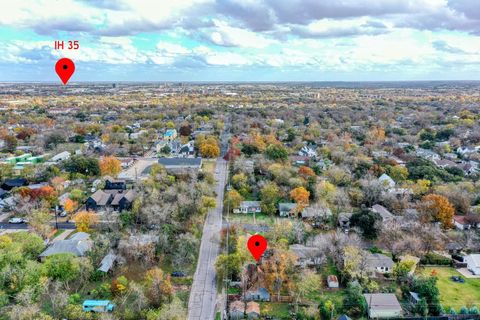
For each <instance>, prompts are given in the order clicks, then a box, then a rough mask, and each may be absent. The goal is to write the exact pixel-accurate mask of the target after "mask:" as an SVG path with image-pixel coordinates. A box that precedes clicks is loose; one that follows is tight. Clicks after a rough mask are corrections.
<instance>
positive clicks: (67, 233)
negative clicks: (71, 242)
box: [52, 229, 75, 242]
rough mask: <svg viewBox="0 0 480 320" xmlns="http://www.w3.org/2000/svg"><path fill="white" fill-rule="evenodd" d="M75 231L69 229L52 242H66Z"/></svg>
mask: <svg viewBox="0 0 480 320" xmlns="http://www.w3.org/2000/svg"><path fill="white" fill-rule="evenodd" d="M73 231H75V230H74V229H68V230H65V231H63V232H62V233H61V234H60V235H59V236H58V237H56V238H54V239H53V240H52V242H56V241H60V240H65V238H67V237H68V236H69V235H70V234H71V233H72V232H73Z"/></svg>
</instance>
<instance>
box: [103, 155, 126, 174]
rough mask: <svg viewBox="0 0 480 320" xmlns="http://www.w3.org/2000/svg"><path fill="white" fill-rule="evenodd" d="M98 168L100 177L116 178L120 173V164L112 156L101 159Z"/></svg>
mask: <svg viewBox="0 0 480 320" xmlns="http://www.w3.org/2000/svg"><path fill="white" fill-rule="evenodd" d="M99 166H100V172H101V173H102V176H112V177H116V176H117V175H118V174H119V173H120V172H121V171H122V163H121V162H120V160H118V159H117V158H116V157H114V156H108V157H104V158H102V159H101V160H100V164H99Z"/></svg>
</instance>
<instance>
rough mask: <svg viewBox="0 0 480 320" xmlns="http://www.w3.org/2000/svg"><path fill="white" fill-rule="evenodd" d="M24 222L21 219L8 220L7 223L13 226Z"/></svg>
mask: <svg viewBox="0 0 480 320" xmlns="http://www.w3.org/2000/svg"><path fill="white" fill-rule="evenodd" d="M24 222H26V221H25V219H23V218H10V219H9V220H8V223H13V224H19V223H24Z"/></svg>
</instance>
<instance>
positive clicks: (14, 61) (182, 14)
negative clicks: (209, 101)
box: [0, 0, 480, 81]
mask: <svg viewBox="0 0 480 320" xmlns="http://www.w3.org/2000/svg"><path fill="white" fill-rule="evenodd" d="M55 40H63V41H69V40H71V41H73V40H77V41H78V42H79V45H80V48H79V50H55V49H54V41H55ZM0 44H1V45H0V81H58V78H57V75H56V74H55V72H54V66H55V62H56V61H57V60H58V59H59V58H62V57H68V58H70V59H72V60H73V61H74V62H75V65H76V71H75V74H74V75H73V77H72V79H71V80H70V81H382V80H388V81H397V80H480V0H111V1H107V0H58V1H57V0H22V1H17V0H0Z"/></svg>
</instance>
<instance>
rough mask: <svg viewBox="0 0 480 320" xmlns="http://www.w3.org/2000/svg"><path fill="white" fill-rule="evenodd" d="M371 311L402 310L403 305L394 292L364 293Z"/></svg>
mask: <svg viewBox="0 0 480 320" xmlns="http://www.w3.org/2000/svg"><path fill="white" fill-rule="evenodd" d="M363 296H364V297H365V300H366V301H367V304H368V307H369V308H370V312H371V313H375V312H376V311H391V310H394V311H401V310H402V307H401V306H400V303H399V302H398V300H397V297H396V296H395V295H394V294H393V293H364V294H363Z"/></svg>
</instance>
